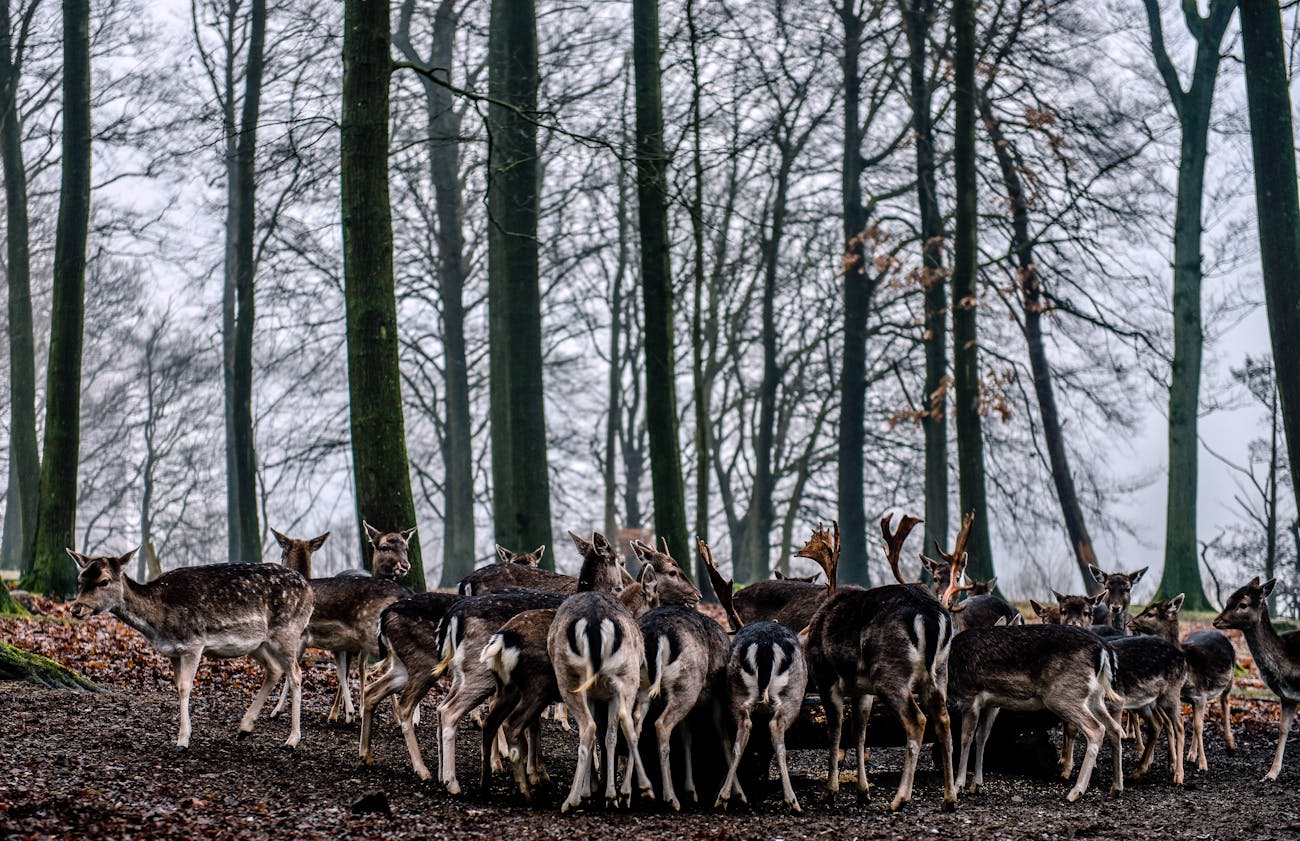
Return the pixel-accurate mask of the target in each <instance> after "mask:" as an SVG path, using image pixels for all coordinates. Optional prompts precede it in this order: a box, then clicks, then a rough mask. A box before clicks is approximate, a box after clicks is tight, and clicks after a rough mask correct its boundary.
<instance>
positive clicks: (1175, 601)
mask: <svg viewBox="0 0 1300 841" xmlns="http://www.w3.org/2000/svg"><path fill="white" fill-rule="evenodd" d="M1186 595H1187V594H1186V593H1179V594H1178V595H1176V596H1174V597H1173V598H1172V599H1170V600H1169V609H1170V610H1172V611H1173V612H1174V613H1177V612H1178V611H1180V610H1182V609H1183V599H1184V598H1186Z"/></svg>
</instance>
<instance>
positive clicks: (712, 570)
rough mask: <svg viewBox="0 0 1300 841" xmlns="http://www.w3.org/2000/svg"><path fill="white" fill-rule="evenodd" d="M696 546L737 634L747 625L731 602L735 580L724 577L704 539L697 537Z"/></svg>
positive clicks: (729, 622) (732, 629) (733, 631)
mask: <svg viewBox="0 0 1300 841" xmlns="http://www.w3.org/2000/svg"><path fill="white" fill-rule="evenodd" d="M695 545H696V547H697V548H698V549H699V550H700V558H701V559H702V560H703V561H704V568H705V569H706V570H707V571H708V573H709V582H710V583H712V584H713V592H714V593H716V594H717V596H718V601H719V602H721V603H722V609H723V610H725V611H726V612H727V623H728V624H730V625H731V631H732V633H735V632H736V631H739V630H740V629H741V628H743V627H745V623H744V622H743V621H741V618H740V614H739V613H737V612H736V607H735V605H734V604H732V601H731V587H732V585H733V584H734V583H735V582H734V580H733V579H728V578H723V577H722V573H721V572H720V571H719V570H718V565H717V564H715V563H714V562H713V550H712V549H710V548H709V544H707V543H705V542H704V538H702V537H700V536H698V535H697V536H696V537H695Z"/></svg>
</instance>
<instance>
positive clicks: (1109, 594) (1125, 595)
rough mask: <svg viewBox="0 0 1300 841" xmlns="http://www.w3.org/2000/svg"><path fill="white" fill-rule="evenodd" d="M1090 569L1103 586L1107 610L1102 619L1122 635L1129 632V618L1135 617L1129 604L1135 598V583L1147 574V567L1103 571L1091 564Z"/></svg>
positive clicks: (1094, 578)
mask: <svg viewBox="0 0 1300 841" xmlns="http://www.w3.org/2000/svg"><path fill="white" fill-rule="evenodd" d="M1088 571H1089V572H1091V573H1092V577H1093V580H1095V581H1096V582H1097V583H1098V584H1100V585H1101V587H1102V591H1101V592H1102V594H1103V595H1104V599H1103V601H1104V603H1105V606H1106V608H1107V612H1106V613H1105V614H1102V615H1100V616H1099V618H1102V616H1104V619H1102V621H1103V622H1104V623H1105V624H1107V625H1110V626H1111V627H1112V628H1115V629H1116V630H1118V631H1119V632H1120V634H1121V635H1123V634H1127V633H1128V620H1129V619H1132V618H1133V617H1132V616H1130V615H1129V612H1128V608H1129V604H1130V603H1131V602H1132V599H1133V585H1134V584H1136V583H1138V581H1140V580H1142V576H1144V575H1146V572H1147V567H1142V569H1139V570H1137V571H1136V572H1130V573H1128V574H1125V573H1122V572H1102V571H1101V570H1100V569H1098V568H1097V567H1095V566H1093V565H1091V564H1089V565H1088Z"/></svg>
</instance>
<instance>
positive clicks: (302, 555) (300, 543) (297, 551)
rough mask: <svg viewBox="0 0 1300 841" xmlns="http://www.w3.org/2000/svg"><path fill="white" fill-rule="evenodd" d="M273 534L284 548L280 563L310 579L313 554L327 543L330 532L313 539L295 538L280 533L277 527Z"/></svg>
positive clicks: (282, 548) (272, 531)
mask: <svg viewBox="0 0 1300 841" xmlns="http://www.w3.org/2000/svg"><path fill="white" fill-rule="evenodd" d="M271 534H273V535H275V541H276V543H279V544H280V549H281V550H282V554H281V555H280V563H281V564H283V565H284V566H287V567H288V568H289V569H291V570H293V571H294V572H296V573H298V574H299V575H301V576H302V577H303V578H306V579H307V580H309V581H310V580H311V556H312V555H313V554H315V553H316V552H318V551H320V548H321V547H322V546H324V545H325V541H326V540H328V539H329V536H330V533H329V532H325V533H324V534H322V535H320V536H319V537H313V538H312V539H311V540H295V539H294V538H292V537H286V536H285V535H283V534H280V533H279V532H278V531H276V530H275V529H271Z"/></svg>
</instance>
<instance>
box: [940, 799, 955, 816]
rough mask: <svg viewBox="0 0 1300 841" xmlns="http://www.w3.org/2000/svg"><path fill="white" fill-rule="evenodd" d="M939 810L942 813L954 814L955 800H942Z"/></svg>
mask: <svg viewBox="0 0 1300 841" xmlns="http://www.w3.org/2000/svg"><path fill="white" fill-rule="evenodd" d="M939 808H940V809H941V810H942V811H944V812H955V811H957V801H956V799H952V800H949V799H948V798H946V797H945V798H944V799H943V805H942V806H940V807H939Z"/></svg>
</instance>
